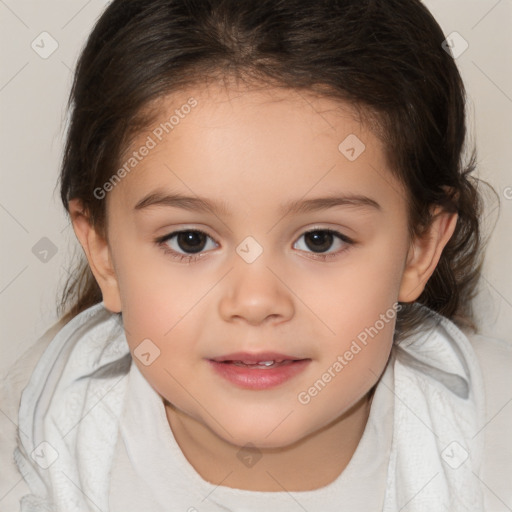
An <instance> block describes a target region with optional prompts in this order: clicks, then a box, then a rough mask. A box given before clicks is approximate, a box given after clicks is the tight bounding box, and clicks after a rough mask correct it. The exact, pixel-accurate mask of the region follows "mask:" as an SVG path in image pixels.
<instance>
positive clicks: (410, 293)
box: [398, 207, 458, 302]
mask: <svg viewBox="0 0 512 512" xmlns="http://www.w3.org/2000/svg"><path fill="white" fill-rule="evenodd" d="M457 217H458V216H457V214H456V213H449V212H446V211H444V210H442V209H441V208H440V207H438V208H436V209H435V210H434V213H433V220H432V223H431V225H430V226H429V227H428V229H427V230H426V231H425V233H423V234H422V235H421V236H419V237H416V238H415V239H414V240H413V241H412V243H411V246H410V248H409V252H408V255H407V262H406V264H405V268H404V272H403V275H402V282H401V284H400V291H399V294H398V301H399V302H413V301H415V300H416V299H417V298H418V297H419V296H420V295H421V293H422V292H423V290H424V289H425V285H426V284H427V281H428V280H429V279H430V276H431V275H432V274H433V273H434V270H435V268H436V266H437V264H438V263H439V259H440V258H441V253H442V252H443V249H444V247H445V245H446V244H447V243H448V241H449V240H450V238H451V236H452V235H453V232H454V231H455V226H456V224H457Z"/></svg>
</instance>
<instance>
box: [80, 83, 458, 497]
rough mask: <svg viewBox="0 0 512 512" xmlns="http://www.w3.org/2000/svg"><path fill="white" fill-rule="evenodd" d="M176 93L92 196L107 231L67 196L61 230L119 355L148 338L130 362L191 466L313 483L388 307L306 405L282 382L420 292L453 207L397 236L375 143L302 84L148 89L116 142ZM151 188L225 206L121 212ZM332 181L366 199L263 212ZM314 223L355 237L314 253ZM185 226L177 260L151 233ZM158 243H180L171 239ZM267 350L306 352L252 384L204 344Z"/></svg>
mask: <svg viewBox="0 0 512 512" xmlns="http://www.w3.org/2000/svg"><path fill="white" fill-rule="evenodd" d="M191 96H193V97H194V98H195V99H196V100H197V102H198V105H197V106H196V107H195V108H194V109H192V111H191V112H190V114H188V115H187V116H184V119H181V120H180V122H179V124H178V125H176V126H175V127H174V130H173V131H172V132H171V133H170V134H169V135H167V136H166V137H165V138H164V139H163V140H162V141H161V142H160V143H159V144H158V145H157V146H156V147H155V148H154V149H152V150H151V151H150V152H149V154H148V155H147V156H146V157H145V158H144V159H143V160H142V161H141V162H140V163H139V164H138V165H137V167H136V170H133V171H132V172H131V173H130V174H128V175H127V176H126V177H125V178H123V180H122V181H121V182H120V183H119V184H118V185H117V186H115V187H114V189H113V190H112V191H110V192H109V193H108V194H107V197H106V201H107V216H108V229H107V236H106V238H103V237H102V236H101V233H100V232H99V231H97V230H95V229H94V227H92V226H91V224H90V222H89V219H88V214H87V212H86V211H84V210H83V208H82V205H81V203H80V201H79V200H72V201H71V202H70V213H71V218H72V221H73V227H74V230H75V233H76V236H77V237H78V239H79V241H80V243H81V245H82V247H83V249H84V252H85V254H86V256H87V258H88V261H89V264H90V266H91V269H92V271H93V273H94V275H95V277H96V279H97V281H98V283H99V285H100V287H101V290H102V292H103V299H104V304H105V306H106V307H107V308H108V309H109V310H111V311H113V312H119V311H122V314H123V321H124V325H125V330H126V337H127V340H128V343H129V346H130V349H131V350H132V353H133V351H134V350H135V349H136V347H137V346H138V345H139V344H140V343H141V342H142V340H144V339H148V338H149V339H150V340H151V342H152V343H153V344H154V345H155V346H157V347H158V348H159V350H160V355H159V357H157V358H156V359H155V360H154V361H153V362H152V363H151V364H150V365H149V366H145V365H143V364H142V363H141V362H140V361H139V359H138V358H137V357H134V361H135V364H137V365H138V367H139V368H140V371H141V372H142V374H143V375H144V377H145V378H146V379H147V380H148V382H149V383H150V384H151V385H152V386H153V387H154V389H155V390H156V391H157V392H158V393H159V394H160V395H161V396H162V397H163V403H164V406H165V408H166V414H167V418H168V420H169V425H170V427H171V428H172V431H173V434H174V436H175V438H176V440H177V442H178V444H179V446H180V447H181V449H182V451H183V453H184V455H185V457H186V458H187V459H188V460H189V462H190V463H191V464H192V466H193V467H194V468H195V469H196V471H197V472H198V473H199V474H200V475H201V477H202V478H204V479H205V480H207V481H209V482H212V483H214V484H221V485H223V486H228V487H235V488H240V489H248V490H259V491H282V490H283V489H286V490H288V491H301V490H310V489H316V488H319V487H322V486H325V485H327V484H328V483H330V482H332V481H333V480H334V479H336V477H337V476H338V475H339V474H340V473H341V472H342V471H343V469H344V468H345V467H346V465H347V464H348V462H349V461H350V458H351V457H352V455H353V453H354V451H355V449H356V447H357V445H358V443H359V441H360V439H361V436H362V434H363V431H364V428H365V425H366V422H367V419H368V414H369V410H370V404H371V394H370V391H371V390H372V388H373V387H374V385H375V384H376V382H377V380H378V378H379V376H380V375H381V374H382V372H383V370H384V368H385V365H386V362H387V361H388V358H389V354H390V350H391V347H392V337H393V329H394V323H395V322H394V319H393V320H392V321H389V322H388V323H387V324H385V327H384V328H383V329H381V330H380V331H379V333H378V335H377V336H375V337H374V338H373V339H371V341H370V342H369V343H368V344H367V346H365V347H364V348H363V349H362V350H361V351H360V352H359V353H358V354H357V355H356V356H354V358H353V359H352V360H351V361H350V362H349V363H348V364H347V365H346V366H345V367H344V368H343V370H342V371H341V372H339V373H337V374H336V377H335V378H333V379H332V380H331V382H329V383H328V384H327V385H326V386H325V388H324V389H322V391H321V392H320V393H318V394H317V396H315V397H314V398H312V399H311V400H310V402H309V403H308V404H302V403H300V402H299V400H298V398H297V397H298V394H299V393H300V392H301V391H304V390H308V388H310V387H311V386H312V385H313V383H314V382H315V381H317V380H318V379H319V378H320V377H321V376H322V374H323V373H324V372H325V371H326V370H327V369H328V368H329V367H332V365H333V363H334V362H335V361H336V360H337V357H338V355H340V354H343V353H345V351H346V350H348V348H349V347H350V345H351V343H352V341H353V340H354V339H356V337H357V335H358V334H359V333H360V332H361V331H363V330H364V328H365V327H369V326H373V325H374V324H375V322H376V321H377V320H378V319H379V316H380V315H381V314H384V313H385V312H386V311H389V310H392V305H393V304H394V303H396V302H397V301H401V302H409V301H414V300H415V299H416V298H417V297H418V296H419V295H420V294H421V292H422V290H423V288H424V286H425V283H426V282H427V280H428V279H429V277H430V276H431V274H432V272H433V271H434V269H435V267H436V265H437V263H438V261H439V257H440V255H441V252H442V250H443V247H444V246H445V244H446V243H447V241H448V240H449V238H450V237H451V235H452V233H453V230H454V228H455V224H456V219H457V217H456V214H450V213H446V212H442V211H437V212H436V216H435V219H434V222H433V223H432V226H431V228H430V230H429V231H428V232H427V233H426V235H425V236H423V237H422V238H418V239H415V240H410V239H409V237H408V232H407V211H406V203H405V197H406V196H405V191H404V189H403V187H402V185H401V184H400V183H399V182H398V181H397V180H396V179H395V178H394V176H393V175H392V173H391V171H390V170H389V168H388V167H387V163H386V158H385V153H384V147H383V145H382V143H381V142H380V140H379V139H377V138H376V136H375V135H373V134H372V132H371V131H369V130H368V129H366V128H365V126H363V125H361V124H360V123H359V122H358V121H357V119H356V118H355V116H354V115H353V112H352V111H351V109H350V106H349V105H346V104H341V103H337V102H334V101H332V100H330V99H327V98H322V97H317V96H313V95H312V94H305V93H304V92H301V93H300V94H299V93H298V92H294V91H283V90H277V89H268V88H267V89H265V88H260V89H255V88H243V87H241V86H238V87H228V88H225V87H223V86H220V85H209V86H208V87H206V86H204V87H202V88H201V87H198V88H197V89H193V90H189V91H186V93H185V92H183V93H180V94H175V95H174V96H172V97H171V96H169V97H166V98H163V99H162V101H161V103H160V105H159V112H161V115H160V116H159V119H158V120H157V121H156V122H155V123H154V125H152V127H151V128H150V129H149V130H148V131H147V132H143V133H141V134H140V136H139V137H138V139H137V140H136V141H134V144H133V147H132V148H130V151H132V150H133V149H134V148H138V147H140V146H141V145H142V144H143V143H144V141H145V140H146V139H147V137H148V135H151V130H152V129H153V128H154V127H156V126H158V125H159V123H160V122H163V121H165V120H168V119H169V116H170V115H171V114H172V113H173V111H174V110H175V109H176V108H179V107H180V106H181V105H183V104H184V103H185V102H186V101H187V99H188V98H189V97H191ZM349 134H355V135H356V136H357V137H358V138H359V139H360V140H361V141H363V142H364V144H365V146H366V149H365V151H364V152H363V153H361V155H360V156H359V157H358V158H357V159H356V160H355V161H349V160H348V159H347V158H346V157H345V156H344V155H343V154H342V153H341V152H340V151H339V150H338V145H339V144H340V142H341V141H343V140H344V139H345V138H346V137H347V136H348V135H349ZM157 187H161V188H162V189H165V190H167V191H169V192H171V191H172V192H176V193H181V194H184V195H188V196H194V197H196V196H200V197H203V198H207V199H209V200H212V201H219V202H220V201H223V204H224V206H225V209H226V211H225V212H218V213H216V214H213V213H212V212H211V211H210V212H199V211H189V210H186V209H183V208H178V207H170V206H162V205H160V206H155V205H154V206H150V207H147V208H144V209H141V210H138V211H136V210H134V206H135V204H136V203H137V202H138V201H140V200H141V199H142V198H143V197H144V196H146V194H148V193H149V192H152V191H153V190H154V189H155V188H157ZM336 194H337V195H341V194H360V195H364V196H367V197H369V198H371V199H373V200H374V201H376V202H378V204H379V205H380V209H377V208H371V207H355V206H347V205H345V206H337V207H333V208H324V209H321V210H318V211H315V212H303V213H295V214H293V215H284V216H283V214H282V213H281V212H280V211H279V208H280V206H281V205H282V204H283V203H286V202H288V201H292V200H303V199H311V198H316V197H323V196H327V195H336ZM312 228H315V229H317V230H322V229H324V230H325V229H327V228H331V229H334V230H336V231H338V232H340V233H342V234H343V235H345V236H347V237H349V238H350V239H352V240H353V241H354V243H353V244H349V243H346V242H343V241H340V240H339V239H337V238H336V237H334V238H333V239H332V243H331V246H330V247H328V248H327V249H322V250H323V253H324V254H325V253H330V254H334V253H337V254H336V255H335V257H333V258H331V259H329V260H326V261H322V260H321V259H318V258H317V256H318V253H316V252H314V250H313V249H312V248H311V245H309V246H308V245H307V244H306V237H305V236H303V235H304V233H305V232H306V231H307V230H311V229H312ZM185 229H188V230H191V229H200V230H202V231H205V232H206V233H207V234H208V236H209V237H211V239H210V238H206V239H205V243H204V250H203V251H202V255H201V256H200V257H199V258H197V259H196V260H193V261H191V262H187V261H180V260H178V259H176V258H173V257H172V256H171V255H170V254H166V253H165V252H164V250H163V248H162V246H158V244H157V243H155V241H154V240H155V238H157V237H161V236H164V235H168V234H170V233H173V232H175V231H179V230H185ZM247 236H252V237H253V238H254V239H255V240H256V241H257V242H258V244H259V245H260V246H261V248H262V249H263V252H262V254H261V255H260V256H259V257H258V258H257V259H256V260H255V261H254V262H252V263H247V262H246V261H245V260H244V259H242V258H241V257H240V256H239V254H238V253H237V252H236V248H237V247H238V246H239V244H240V243H241V242H242V241H243V240H244V239H245V238H246V237H247ZM166 246H167V247H168V248H171V249H174V250H176V251H178V252H181V253H185V251H186V249H187V247H186V246H185V248H184V249H183V247H180V245H179V244H178V242H177V240H176V237H175V238H174V239H173V240H169V241H167V243H166ZM313 248H314V246H313ZM320 254H322V253H320ZM265 350H271V351H278V352H281V353H284V354H290V355H294V356H296V357H302V358H310V359H311V362H310V363H309V365H308V367H307V368H306V369H305V370H304V371H303V372H302V373H300V374H299V375H297V376H295V377H293V378H292V379H291V380H289V381H287V382H285V383H283V384H281V385H279V386H277V387H275V388H271V389H267V390H260V391H256V390H244V389H240V388H238V387H236V386H234V385H233V384H231V383H230V382H228V381H226V380H224V379H223V378H221V377H219V376H218V375H217V374H216V373H214V372H213V371H212V369H211V368H210V365H209V363H208V362H207V361H206V359H205V358H212V357H216V356H221V355H225V354H228V353H232V352H235V351H248V352H259V351H265ZM247 443H251V444H252V445H254V446H255V447H257V449H258V450H259V453H260V454H261V455H262V457H261V459H260V460H259V461H258V462H257V463H256V464H255V465H254V466H253V467H246V466H245V465H244V464H242V462H241V461H240V460H239V458H238V457H237V452H238V451H239V450H240V447H243V446H245V445H246V444H247Z"/></svg>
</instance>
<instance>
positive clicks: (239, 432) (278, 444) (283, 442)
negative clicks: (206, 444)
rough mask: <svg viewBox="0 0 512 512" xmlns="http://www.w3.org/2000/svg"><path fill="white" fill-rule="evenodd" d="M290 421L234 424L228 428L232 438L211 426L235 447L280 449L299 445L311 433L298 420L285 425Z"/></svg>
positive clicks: (273, 420) (274, 420) (258, 421)
mask: <svg viewBox="0 0 512 512" xmlns="http://www.w3.org/2000/svg"><path fill="white" fill-rule="evenodd" d="M293 415H294V414H293V413H292V414H290V418H289V420H292V416H293ZM289 420H288V419H285V420H284V421H283V417H280V418H279V419H275V418H272V419H268V420H267V421H261V418H260V419H259V420H257V421H256V420H254V421H252V422H251V421H250V422H244V423H239V422H233V423H231V424H230V426H229V428H228V430H229V434H231V436H230V435H228V434H226V432H225V431H224V430H222V429H219V427H218V425H210V428H212V427H213V429H214V431H215V434H216V435H217V436H219V437H221V438H222V439H224V440H225V441H226V442H228V443H230V444H233V445H235V446H240V447H244V446H246V445H248V444H249V445H252V446H254V447H256V448H259V449H278V448H286V447H287V446H291V445H293V444H295V443H298V442H299V441H301V440H302V439H304V438H305V437H306V436H307V435H308V434H309V433H310V432H311V430H307V427H306V425H305V424H304V423H302V424H300V422H298V421H297V418H293V423H291V421H290V423H288V424H287V425H285V424H286V422H287V421H289Z"/></svg>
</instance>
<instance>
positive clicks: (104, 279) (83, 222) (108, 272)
mask: <svg viewBox="0 0 512 512" xmlns="http://www.w3.org/2000/svg"><path fill="white" fill-rule="evenodd" d="M69 214H70V217H71V221H72V224H73V230H74V231H75V235H76V237H77V238H78V240H79V242H80V245H81V246H82V249H83V250H84V252H85V255H86V257H87V261H88V262H89V266H90V268H91V271H92V273H93V275H94V277H95V279H96V281H97V283H98V285H99V287H100V288H101V292H102V295H103V303H104V305H105V307H106V308H107V309H108V310H109V311H112V312H113V313H119V312H120V311H121V295H120V293H119V286H118V281H117V277H116V274H115V271H114V267H113V265H112V257H111V253H110V247H109V246H108V243H107V240H106V237H104V236H102V235H101V234H100V233H98V231H97V230H96V229H95V228H94V227H93V226H92V225H91V222H90V218H89V214H88V212H87V211H86V210H85V209H84V207H83V204H82V201H81V200H80V199H71V200H70V201H69Z"/></svg>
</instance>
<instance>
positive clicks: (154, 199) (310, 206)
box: [134, 190, 382, 217]
mask: <svg viewBox="0 0 512 512" xmlns="http://www.w3.org/2000/svg"><path fill="white" fill-rule="evenodd" d="M153 206H159V207H162V206H166V207H173V208H183V209H185V210H190V211H197V212H212V213H214V214H216V215H225V216H227V217H229V216H230V215H231V214H230V212H229V209H228V208H227V205H226V203H224V202H218V201H212V200H208V199H206V198H202V197H192V196H185V195H182V194H169V193H167V192H165V191H162V190H155V191H153V192H150V193H149V194H148V195H146V196H145V197H144V198H142V199H141V200H140V201H139V202H137V204H136V205H135V207H134V210H136V211H140V210H143V209H145V208H149V207H153ZM336 206H348V207H352V208H358V209H368V210H378V211H382V207H381V205H380V204H379V203H378V202H377V201H375V200H374V199H372V198H370V197H367V196H364V195H360V194H343V195H331V196H327V197H317V198H314V199H305V200H304V199H299V200H296V201H290V202H288V203H286V204H283V205H282V206H281V208H280V209H279V213H280V214H281V215H283V216H286V215H290V214H292V215H293V214H294V215H297V214H300V213H310V212H315V211H318V210H325V209H328V208H334V207H336Z"/></svg>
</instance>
